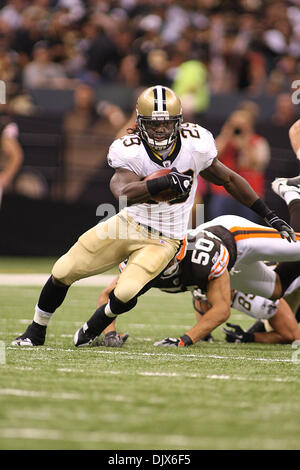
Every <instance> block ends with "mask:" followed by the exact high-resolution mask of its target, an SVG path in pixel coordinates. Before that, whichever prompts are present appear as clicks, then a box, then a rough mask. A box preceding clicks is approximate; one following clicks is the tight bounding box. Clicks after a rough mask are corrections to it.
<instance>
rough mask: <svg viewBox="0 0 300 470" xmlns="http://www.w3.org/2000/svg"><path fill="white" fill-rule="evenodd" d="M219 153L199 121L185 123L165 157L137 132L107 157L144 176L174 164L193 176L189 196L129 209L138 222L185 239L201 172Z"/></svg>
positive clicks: (120, 141)
mask: <svg viewBox="0 0 300 470" xmlns="http://www.w3.org/2000/svg"><path fill="white" fill-rule="evenodd" d="M216 156H217V149H216V145H215V141H214V138H213V136H212V134H211V132H209V131H208V130H207V129H205V128H204V127H201V126H199V125H198V124H192V123H184V124H182V126H181V130H180V134H179V137H178V138H177V139H176V142H175V143H174V145H173V146H172V148H171V149H170V152H169V154H168V155H167V156H165V157H164V158H162V156H161V155H159V154H158V153H156V152H155V151H153V150H152V149H151V148H150V147H149V146H147V144H146V143H144V142H143V141H142V140H141V138H140V137H139V136H138V135H136V134H131V135H125V136H123V137H122V138H121V139H117V140H115V141H114V142H113V143H112V145H111V146H110V149H109V153H108V157H107V158H108V163H109V165H110V166H111V167H113V168H124V169H127V170H130V171H133V172H134V173H135V174H136V175H138V176H139V177H140V178H141V179H143V178H145V177H146V176H148V175H150V174H151V173H153V172H154V171H157V170H161V169H163V168H174V167H176V169H177V170H178V171H179V172H180V173H185V174H187V175H190V176H192V177H193V184H192V188H191V191H190V193H189V195H188V197H185V198H182V199H181V200H179V201H176V200H175V201H170V202H160V203H153V204H152V203H149V204H148V203H143V204H136V205H133V206H130V207H128V209H127V210H128V214H129V215H130V216H131V217H132V218H133V219H134V220H135V221H137V222H139V223H141V224H144V225H146V226H148V227H151V228H153V229H155V230H158V231H159V232H161V233H162V234H163V235H164V236H166V237H169V238H175V239H179V240H182V239H183V238H184V237H185V234H186V231H187V228H188V222H189V216H190V211H191V209H192V207H193V203H194V197H195V193H196V190H197V185H198V174H199V172H201V171H203V170H205V169H206V168H208V167H209V166H210V165H211V164H212V162H213V160H214V158H216Z"/></svg>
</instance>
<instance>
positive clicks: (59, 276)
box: [51, 254, 74, 286]
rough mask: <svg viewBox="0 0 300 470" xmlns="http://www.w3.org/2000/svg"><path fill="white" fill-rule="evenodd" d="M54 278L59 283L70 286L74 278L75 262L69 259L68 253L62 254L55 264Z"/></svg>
mask: <svg viewBox="0 0 300 470" xmlns="http://www.w3.org/2000/svg"><path fill="white" fill-rule="evenodd" d="M51 274H52V278H53V279H54V280H55V282H56V283H57V284H63V285H65V286H70V285H71V284H72V283H73V282H74V280H73V276H72V274H73V264H72V262H71V260H70V259H69V256H68V254H65V255H63V256H61V257H60V258H59V259H58V260H57V261H56V263H55V264H54V266H53V269H52V273H51Z"/></svg>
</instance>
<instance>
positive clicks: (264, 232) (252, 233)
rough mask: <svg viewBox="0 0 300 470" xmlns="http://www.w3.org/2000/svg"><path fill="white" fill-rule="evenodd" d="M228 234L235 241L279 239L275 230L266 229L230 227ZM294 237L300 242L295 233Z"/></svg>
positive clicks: (298, 235) (299, 236)
mask: <svg viewBox="0 0 300 470" xmlns="http://www.w3.org/2000/svg"><path fill="white" fill-rule="evenodd" d="M230 232H231V233H232V235H233V236H234V239H235V241H238V240H245V239H247V238H281V235H280V233H279V232H278V231H277V230H275V229H273V228H268V227H266V228H259V227H232V228H231V229H230ZM295 235H296V240H297V241H300V233H299V232H295Z"/></svg>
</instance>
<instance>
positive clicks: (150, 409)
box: [0, 286, 300, 450]
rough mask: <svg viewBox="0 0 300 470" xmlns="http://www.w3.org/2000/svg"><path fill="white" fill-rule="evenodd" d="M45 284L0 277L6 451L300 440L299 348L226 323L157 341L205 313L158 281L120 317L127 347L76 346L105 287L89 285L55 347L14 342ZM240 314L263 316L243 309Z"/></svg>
mask: <svg viewBox="0 0 300 470" xmlns="http://www.w3.org/2000/svg"><path fill="white" fill-rule="evenodd" d="M39 292H40V287H17V288H16V287H5V286H1V287H0V299H1V300H0V304H1V319H0V341H2V342H3V341H4V342H5V353H6V357H5V359H6V361H5V364H2V365H0V449H84V450H85V449H112V450H113V449H115V450H124V449H128V450H130V449H136V450H141V449H157V450H158V449H170V450H171V449H173V450H174V449H198V450H200V449H299V448H300V441H299V436H300V419H299V416H300V402H299V399H298V397H299V393H300V374H299V372H300V364H298V363H295V362H292V353H293V351H294V350H293V349H292V348H291V346H288V345H286V346H282V345H276V346H275V345H274V346H272V345H271V346H264V345H259V344H241V345H239V344H228V343H226V342H225V341H224V334H223V333H222V331H221V330H220V329H218V330H217V331H216V332H215V333H214V337H215V339H216V341H215V343H213V344H206V343H198V344H197V345H194V346H192V347H190V348H181V349H176V348H156V347H154V346H153V342H154V341H156V340H159V339H161V338H163V337H165V336H178V335H180V334H183V333H184V332H185V330H186V329H187V328H188V327H189V326H190V325H191V324H192V323H193V321H194V316H193V313H192V309H191V303H190V295H189V294H188V293H186V294H176V295H170V294H165V293H162V292H160V291H158V290H153V291H151V292H149V293H147V294H146V295H144V296H143V297H141V298H140V300H139V303H138V306H137V307H136V308H135V309H134V310H133V311H131V312H129V313H126V314H124V315H123V316H122V317H121V318H120V320H119V328H120V331H121V332H125V331H127V332H128V333H129V334H130V337H129V339H128V341H127V343H126V344H125V345H124V346H123V347H122V348H120V349H113V348H104V347H102V348H86V349H76V348H75V347H74V346H73V334H74V332H75V331H76V329H77V328H78V327H79V326H80V325H81V324H82V323H83V322H84V321H85V320H86V319H88V317H89V316H90V314H91V313H92V312H93V311H94V309H95V302H96V298H97V295H98V289H97V288H95V287H82V286H73V287H72V288H71V289H70V292H69V293H68V296H67V299H66V300H65V302H64V304H63V306H62V307H61V308H60V309H59V311H57V313H56V315H55V317H54V318H53V319H52V323H51V324H50V326H49V328H48V336H47V341H46V344H45V346H42V347H38V348H33V349H31V348H29V349H19V348H17V347H12V346H10V342H11V340H12V339H14V338H15V337H16V336H17V335H18V334H20V333H22V332H24V330H25V328H26V325H27V324H28V323H29V322H31V320H32V315H33V308H34V305H35V303H36V301H37V298H38V295H39ZM231 320H233V321H235V322H237V323H240V324H241V325H243V326H249V325H250V324H251V323H252V320H251V318H248V317H246V316H244V315H243V314H241V313H238V312H233V314H232V318H231ZM2 344H3V343H2ZM0 357H1V355H0ZM2 361H4V358H3V355H2Z"/></svg>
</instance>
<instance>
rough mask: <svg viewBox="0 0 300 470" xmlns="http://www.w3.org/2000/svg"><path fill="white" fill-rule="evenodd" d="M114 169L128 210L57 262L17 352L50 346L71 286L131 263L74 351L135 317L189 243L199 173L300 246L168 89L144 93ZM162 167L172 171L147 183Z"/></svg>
mask: <svg viewBox="0 0 300 470" xmlns="http://www.w3.org/2000/svg"><path fill="white" fill-rule="evenodd" d="M108 162H109V164H110V165H111V166H112V167H113V168H114V169H115V173H114V175H113V177H112V179H111V181H110V188H111V191H112V193H113V194H114V196H115V197H116V198H117V199H119V198H120V197H125V198H126V200H127V207H126V208H125V209H123V210H121V211H120V212H119V213H118V214H117V215H116V216H114V217H111V218H110V219H108V220H107V221H103V222H101V223H100V224H98V225H96V226H95V227H93V228H91V229H90V230H88V231H87V232H85V233H84V234H83V235H81V236H80V237H79V239H78V241H77V242H76V243H75V244H74V245H73V246H72V247H71V248H70V250H69V251H68V252H67V253H66V254H65V255H63V256H62V257H61V258H59V259H58V261H57V262H56V263H55V265H54V267H53V270H52V274H51V277H50V278H49V279H48V281H47V282H46V284H45V286H44V287H43V289H42V291H41V294H40V297H39V300H38V303H37V305H36V308H35V314H34V319H33V322H32V323H31V324H30V325H29V326H28V328H27V329H26V331H25V333H24V334H22V335H21V336H19V337H18V338H16V339H15V340H14V341H13V343H12V344H13V345H18V346H38V345H42V344H44V342H45V335H46V328H47V325H48V323H49V321H50V319H51V317H52V316H53V313H54V312H55V310H56V309H57V308H58V307H59V306H60V305H61V304H62V302H63V300H64V298H65V296H66V294H67V291H68V289H69V287H70V286H71V285H72V284H73V283H74V282H75V281H77V280H79V279H82V278H84V277H88V276H92V275H94V274H99V273H102V272H105V271H107V270H108V269H110V268H111V267H113V266H115V265H118V264H119V263H120V262H121V261H122V260H124V259H125V258H127V259H128V263H127V266H126V269H125V270H124V271H123V272H122V274H121V275H120V277H119V279H118V283H117V285H116V286H115V288H114V290H113V291H112V292H111V293H110V297H109V302H108V303H107V304H106V305H103V306H101V307H100V308H98V309H97V310H96V312H95V313H94V314H93V315H92V316H91V318H90V319H89V320H88V321H87V322H86V323H85V324H84V325H83V326H82V327H81V328H80V329H79V330H78V331H77V332H76V333H75V335H74V344H75V346H84V345H88V344H90V342H92V341H93V340H94V338H95V337H97V336H98V335H99V334H100V333H101V332H102V331H103V330H104V329H105V328H106V327H107V326H108V325H109V324H110V323H111V322H112V321H113V319H114V318H115V317H116V316H117V315H119V314H121V313H124V312H127V311H128V310H131V309H132V308H133V307H134V306H135V305H136V302H137V295H138V293H139V292H140V291H141V290H142V289H143V287H144V286H145V285H146V284H147V283H149V282H150V281H151V280H152V279H154V278H155V277H156V276H157V275H158V274H159V273H160V272H161V271H163V269H164V268H165V267H166V266H167V265H168V263H169V261H170V260H171V259H172V258H174V255H175V254H176V252H177V251H178V249H179V248H180V245H181V244H182V242H183V240H184V236H185V233H186V231H187V225H188V219H189V212H190V210H191V208H192V205H193V200H194V195H195V191H196V186H197V175H198V174H199V173H200V175H201V176H203V177H204V178H206V179H207V180H209V181H211V182H213V183H216V184H219V185H223V186H224V187H225V189H226V190H227V191H228V192H229V193H230V194H231V195H232V196H233V197H235V198H236V199H237V200H238V201H239V202H241V203H242V204H245V205H246V206H247V207H250V208H251V209H253V210H254V211H255V212H256V213H258V214H259V215H261V217H262V218H264V219H265V220H266V222H268V223H269V224H270V225H271V226H272V227H273V228H274V229H275V230H278V232H279V233H280V236H281V237H283V238H285V239H287V240H288V241H289V242H291V241H295V235H294V232H293V230H292V229H291V227H290V226H289V225H288V224H287V223H286V222H285V221H283V220H282V219H280V218H279V217H277V215H276V214H275V213H274V212H273V211H271V210H270V209H269V208H268V207H267V206H266V204H265V203H264V202H263V201H262V200H261V199H260V198H259V197H258V195H257V194H256V193H255V191H254V190H253V189H252V188H251V186H250V185H249V184H248V183H247V181H246V180H245V179H244V178H241V177H240V176H239V175H238V174H237V173H235V172H233V171H231V170H230V169H229V168H227V167H225V166H224V165H223V164H222V163H220V162H219V161H218V159H217V149H216V146H215V142H214V139H213V136H212V134H211V133H210V132H209V131H208V130H206V129H204V128H203V127H201V126H199V125H197V124H191V123H186V124H183V123H182V109H181V103H180V100H179V98H178V97H177V95H176V94H175V93H174V92H173V91H172V90H171V89H169V88H166V87H164V86H153V87H150V88H147V89H146V90H144V91H143V93H142V94H141V95H140V97H139V98H138V101H137V127H136V130H135V131H134V132H133V133H132V134H129V135H127V136H124V137H122V138H121V139H117V140H115V141H114V142H113V143H112V145H111V147H110V149H109V153H108ZM164 168H170V169H171V172H170V173H169V174H167V175H164V176H160V177H158V178H155V179H150V180H145V179H144V178H145V177H147V176H148V175H150V174H151V173H153V172H155V171H157V170H159V169H164ZM165 191H169V192H172V200H168V201H163V202H159V203H158V204H157V203H156V202H155V199H157V198H158V197H159V195H160V194H162V193H163V192H165ZM168 194H169V193H168ZM168 197H169V198H170V195H169V196H168ZM154 202H155V203H154Z"/></svg>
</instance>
